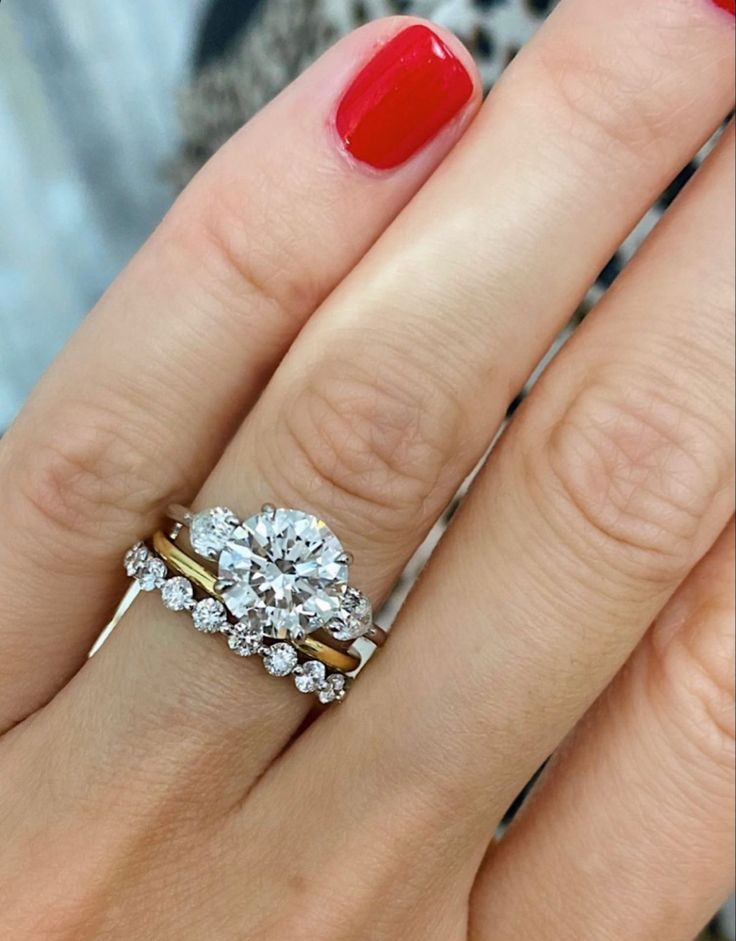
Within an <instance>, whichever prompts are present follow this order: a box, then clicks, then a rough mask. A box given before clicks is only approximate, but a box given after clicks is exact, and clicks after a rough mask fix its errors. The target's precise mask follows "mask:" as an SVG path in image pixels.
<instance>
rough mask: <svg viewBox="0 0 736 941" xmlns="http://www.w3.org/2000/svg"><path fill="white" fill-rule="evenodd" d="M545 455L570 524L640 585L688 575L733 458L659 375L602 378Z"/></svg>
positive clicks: (552, 437) (562, 515)
mask: <svg viewBox="0 0 736 941" xmlns="http://www.w3.org/2000/svg"><path fill="white" fill-rule="evenodd" d="M544 449H545V454H544V460H543V461H541V462H539V463H540V465H541V467H542V468H543V469H544V472H546V473H548V474H549V478H550V479H549V480H548V481H547V484H546V486H547V487H549V486H551V487H552V490H553V492H554V493H553V497H554V498H556V499H554V498H553V499H552V501H551V505H552V506H553V507H554V512H555V513H558V514H559V524H560V525H562V526H563V527H564V528H565V529H566V530H567V531H569V527H570V526H572V531H573V532H575V533H576V534H579V535H582V537H583V539H584V540H585V542H586V543H588V544H592V545H593V547H594V548H595V549H596V551H597V552H599V553H601V557H602V558H603V560H604V561H605V562H606V563H607V564H609V565H613V566H614V567H616V568H619V569H620V570H621V571H622V572H623V573H624V574H630V575H632V576H634V577H635V578H636V579H637V580H643V581H646V582H652V583H655V584H657V583H661V584H669V583H670V582H671V581H672V580H673V579H677V578H680V577H684V575H685V574H686V573H687V570H688V569H689V567H690V565H691V563H692V561H693V559H692V552H693V548H692V546H693V540H694V539H695V538H696V537H697V535H698V533H699V529H700V522H701V519H702V517H703V516H704V515H705V513H706V510H707V508H708V506H709V505H710V503H711V502H712V500H713V498H714V496H715V495H716V494H717V493H718V492H719V491H720V489H721V488H722V487H723V485H724V482H725V478H726V476H727V465H728V456H727V452H726V448H725V447H724V445H723V443H722V442H721V441H719V440H718V437H717V434H716V432H715V430H714V429H713V428H712V427H711V426H710V424H709V422H708V420H707V419H706V418H705V416H703V415H699V414H697V411H696V409H695V408H694V406H693V404H692V403H690V402H686V401H683V396H682V394H681V393H680V392H677V391H675V390H673V389H667V388H666V387H662V385H661V384H658V383H657V381H656V379H655V377H654V376H650V375H647V376H646V377H643V378H637V377H636V376H634V375H631V374H630V375H627V376H626V377H625V378H624V381H622V377H620V376H617V377H616V376H613V377H610V376H609V377H606V375H605V373H604V372H600V373H599V376H598V378H597V380H596V381H595V382H594V383H592V384H590V385H588V386H586V387H585V388H583V389H582V390H581V391H580V392H579V393H578V394H577V395H576V396H575V397H574V398H573V399H572V401H571V403H570V404H569V405H568V407H567V408H566V410H565V412H564V413H563V415H562V417H561V418H560V419H559V421H558V422H557V423H556V424H555V426H554V427H553V428H552V430H551V432H550V434H549V437H548V440H547V442H546V445H545V446H544ZM532 473H533V474H535V473H536V475H537V476H538V475H539V470H536V471H534V470H532ZM542 486H543V487H544V486H545V485H544V484H543V485H542ZM548 495H549V493H548V491H546V490H545V496H548Z"/></svg>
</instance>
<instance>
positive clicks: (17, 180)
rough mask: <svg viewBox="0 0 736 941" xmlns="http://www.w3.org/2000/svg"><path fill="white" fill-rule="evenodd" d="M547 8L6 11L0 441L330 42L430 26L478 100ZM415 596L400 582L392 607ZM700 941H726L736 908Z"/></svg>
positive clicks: (390, 4) (246, 1)
mask: <svg viewBox="0 0 736 941" xmlns="http://www.w3.org/2000/svg"><path fill="white" fill-rule="evenodd" d="M553 6H554V0H126V2H125V3H124V4H109V3H104V4H103V3H100V2H99V0H33V2H32V3H29V2H26V3H19V2H13V0H6V2H5V3H3V4H2V5H1V6H0V141H2V146H1V147H0V218H1V219H2V227H1V228H0V434H2V431H3V430H4V429H5V428H6V427H7V426H8V424H9V423H10V422H11V421H12V419H13V417H14V415H15V414H16V413H17V412H18V410H19V408H20V406H21V405H22V403H23V401H24V400H25V398H26V396H27V395H28V393H29V391H30V389H31V388H32V386H33V385H34V383H35V382H36V380H37V379H38V377H39V376H40V374H41V373H42V372H43V370H44V369H45V368H46V366H47V365H48V364H49V362H50V361H51V359H52V358H53V357H54V356H55V354H56V353H57V352H58V350H59V349H60V347H61V345H62V344H63V343H64V341H65V339H66V338H67V337H68V336H69V334H70V333H71V332H72V331H73V329H74V328H75V326H76V325H77V324H78V323H79V322H80V321H81V319H82V318H83V317H84V315H85V313H86V312H87V311H88V310H89V308H90V307H92V306H93V304H94V303H95V302H96V300H97V299H98V298H99V296H100V294H101V293H102V292H103V291H104V289H105V287H106V286H107V285H108V284H109V283H110V281H111V280H112V279H113V278H114V277H115V276H116V274H117V273H118V272H119V271H120V270H121V269H122V268H123V267H124V266H125V264H126V262H127V261H128V259H129V258H130V256H131V255H132V254H133V252H134V251H135V250H136V249H137V248H138V246H139V245H140V244H141V243H142V242H143V241H144V240H145V238H146V237H147V236H148V234H149V233H150V232H151V230H152V229H153V228H154V227H155V225H156V224H157V222H158V220H159V219H160V218H161V216H162V215H163V213H164V212H165V211H166V209H167V207H168V206H169V204H170V203H171V201H172V200H173V199H174V198H175V196H176V193H177V192H178V190H179V189H180V188H181V187H182V186H183V185H185V184H186V182H187V180H188V179H189V178H190V177H191V176H192V174H193V173H194V172H196V170H197V169H198V167H199V166H201V164H202V163H203V162H204V161H205V160H206V159H207V158H208V156H209V155H210V154H211V153H212V152H213V151H214V150H215V149H217V147H218V146H219V145H220V144H221V143H222V142H223V141H224V140H225V139H227V137H229V136H230V134H231V133H232V132H233V131H234V130H235V129H236V128H237V127H238V126H240V125H241V124H242V123H243V122H244V121H245V120H247V119H248V118H249V117H250V115H252V114H253V113H254V112H255V111H256V110H258V108H260V107H261V106H262V105H263V104H264V103H265V102H266V101H268V100H269V99H270V98H271V97H272V96H273V95H274V94H276V93H277V92H278V91H279V90H280V89H281V88H282V87H283V86H284V85H286V84H287V83H288V82H289V81H290V80H291V79H292V78H293V77H294V76H295V75H296V74H298V73H299V72H300V71H302V69H303V68H304V67H306V65H308V64H309V62H311V61H312V60H313V59H314V58H315V57H316V56H317V55H319V53H320V52H322V50H323V49H324V48H326V47H327V46H328V45H330V44H331V43H332V42H334V40H335V39H336V38H337V37H338V36H339V35H342V34H344V33H346V32H348V31H349V30H351V29H353V28H354V27H356V26H358V25H360V24H361V23H363V22H365V21H366V20H368V19H373V18H376V17H379V16H384V15H387V14H392V13H414V14H418V15H422V16H427V17H429V18H431V19H434V20H435V21H437V22H441V23H442V24H443V25H445V26H447V27H449V28H450V29H452V30H454V31H455V32H456V33H457V34H458V35H459V36H460V37H461V38H462V39H463V41H464V42H465V44H466V45H467V46H468V47H469V48H470V50H471V51H472V52H473V55H474V56H475V58H476V60H477V62H478V64H479V66H480V69H481V73H482V75H483V79H484V82H485V84H486V86H487V87H490V86H491V85H492V83H493V81H494V80H495V79H496V78H497V76H498V75H499V74H500V72H501V71H502V70H503V68H504V67H505V66H506V65H507V64H508V62H509V61H510V60H511V59H512V58H513V56H514V55H515V53H516V52H517V51H518V49H519V48H520V47H521V46H522V45H523V44H524V43H525V42H526V41H527V40H528V39H529V37H530V36H531V35H532V34H533V32H534V30H535V29H536V28H537V27H538V26H539V24H540V23H541V22H542V21H543V20H544V18H545V16H546V15H547V14H548V13H549V12H550V9H551V8H552V7H553ZM707 150H708V147H706V148H704V150H703V152H702V153H701V154H700V155H699V157H698V159H697V160H696V161H694V162H693V163H692V164H690V165H688V166H687V167H684V168H683V170H682V173H681V174H680V175H679V177H678V178H677V179H676V180H675V181H673V184H672V186H671V187H669V188H668V190H667V191H666V192H665V193H663V194H662V197H661V199H660V200H659V201H658V203H657V204H656V205H655V206H654V207H652V209H651V210H650V212H648V213H647V214H646V216H645V217H644V218H643V219H642V221H641V222H640V224H639V225H638V226H637V227H636V229H635V230H634V232H632V234H631V236H630V237H629V238H628V239H627V241H626V242H625V243H624V245H623V246H622V247H621V249H620V250H619V251H618V252H617V253H616V254H615V256H614V257H613V258H612V259H611V261H610V262H609V264H608V265H607V266H606V268H605V269H604V270H603V271H602V272H601V274H600V277H599V278H598V281H597V283H596V285H594V286H593V287H592V289H591V291H590V294H589V297H588V299H587V301H586V303H585V304H584V305H583V307H582V308H581V310H579V311H578V312H577V313H576V315H575V317H574V318H573V320H572V321H571V324H570V325H569V326H568V328H567V330H566V331H565V332H564V333H563V334H562V336H561V337H560V339H559V341H558V345H559V343H561V342H564V339H565V338H566V336H567V335H569V332H570V331H571V330H572V329H574V326H575V325H576V323H577V322H579V320H580V319H581V318H582V317H583V316H584V315H585V313H586V311H587V309H589V307H590V305H591V304H592V303H594V302H595V300H596V299H597V298H598V297H599V296H600V294H601V293H602V292H603V291H604V290H605V289H606V288H607V287H608V286H609V285H610V284H611V282H612V281H613V279H614V278H615V277H616V275H617V274H618V272H619V271H620V270H621V268H622V267H623V265H624V264H625V263H626V261H627V260H628V258H629V257H630V256H631V254H632V253H633V252H634V251H635V250H636V247H637V246H638V244H639V243H640V241H641V239H642V237H643V236H645V235H646V234H647V233H648V231H649V230H650V229H651V227H652V225H653V224H654V223H655V222H656V220H657V219H658V218H659V216H660V215H661V212H662V211H663V209H665V208H666V206H667V205H668V204H669V203H670V202H671V200H672V198H673V197H674V196H675V195H676V193H677V192H678V191H679V189H680V188H681V186H682V185H683V184H684V182H686V181H687V179H688V178H689V177H690V175H691V174H692V172H693V170H694V169H695V167H696V166H697V163H699V161H700V159H702V156H703V155H704V153H705V152H707ZM439 528H441V527H439ZM439 528H438V529H439ZM437 535H438V533H437V534H435V538H436V536H437ZM433 541H434V539H432V540H430V542H429V544H428V546H427V547H426V548H425V551H428V549H429V547H430V546H431V543H432V542H433ZM417 564H421V558H420V559H419V560H417ZM412 579H413V572H411V571H410V572H409V573H408V575H407V577H406V579H405V580H404V584H403V586H402V590H401V591H400V592H399V594H398V596H397V598H396V599H394V604H395V605H396V604H398V601H399V600H400V596H401V594H403V591H405V589H406V587H407V585H408V584H409V583H410V582H411V581H412ZM703 937H704V938H708V939H719V941H736V931H735V929H734V907H733V900H732V901H731V903H729V905H728V906H727V907H726V909H724V911H723V912H722V913H721V914H720V915H719V916H718V918H717V919H716V921H715V922H714V923H713V924H712V925H711V926H710V927H709V929H708V931H707V933H706V934H705V935H704V936H703ZM561 941H566V939H561ZM622 941H626V939H622Z"/></svg>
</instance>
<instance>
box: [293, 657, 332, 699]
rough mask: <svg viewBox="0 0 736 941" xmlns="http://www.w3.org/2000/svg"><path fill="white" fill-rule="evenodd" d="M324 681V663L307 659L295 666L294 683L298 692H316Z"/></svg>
mask: <svg viewBox="0 0 736 941" xmlns="http://www.w3.org/2000/svg"><path fill="white" fill-rule="evenodd" d="M324 682H325V665H324V663H320V662H319V660H308V661H307V662H306V663H304V664H303V665H302V666H300V667H297V668H296V671H295V673H294V685H295V686H296V688H297V689H298V690H299V692H300V693H316V692H317V690H318V689H322V686H323V685H324Z"/></svg>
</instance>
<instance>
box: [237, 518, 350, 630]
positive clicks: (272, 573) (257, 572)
mask: <svg viewBox="0 0 736 941" xmlns="http://www.w3.org/2000/svg"><path fill="white" fill-rule="evenodd" d="M219 577H220V582H221V583H222V588H221V594H222V599H223V601H224V602H225V604H226V605H227V607H228V608H229V609H230V611H231V612H232V613H233V614H234V615H235V616H236V617H238V618H247V619H248V620H249V621H250V622H251V623H256V624H258V625H260V626H261V627H262V628H263V630H264V632H265V633H266V634H267V635H268V636H270V637H279V638H284V637H289V636H291V635H292V634H293V633H294V632H297V633H298V632H299V631H304V632H305V633H306V634H311V633H312V632H313V631H316V630H318V629H319V628H320V627H323V626H324V625H325V624H326V623H327V622H328V621H329V620H331V619H332V618H333V617H334V616H335V613H336V612H337V611H338V610H339V609H340V606H341V604H342V600H343V595H344V593H345V589H346V587H347V581H348V566H347V562H346V558H345V551H344V549H343V547H342V546H341V545H340V541H339V540H338V538H337V536H335V534H334V533H333V532H332V530H330V529H329V528H328V526H327V524H326V523H324V522H323V521H322V520H320V519H317V517H316V516H310V515H309V514H308V513H302V512H301V511H300V510H285V509H278V510H270V509H269V510H264V511H263V512H261V513H258V514H256V515H255V516H251V518H250V519H248V520H246V521H245V522H244V523H243V524H242V525H240V526H238V527H237V529H235V530H234V532H233V533H232V534H231V536H230V538H229V539H228V541H227V543H226V545H225V548H224V549H223V550H222V552H221V553H220V559H219Z"/></svg>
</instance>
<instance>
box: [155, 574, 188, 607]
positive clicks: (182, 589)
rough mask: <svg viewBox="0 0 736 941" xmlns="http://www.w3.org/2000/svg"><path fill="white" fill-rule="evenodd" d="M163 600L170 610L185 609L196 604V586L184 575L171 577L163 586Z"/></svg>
mask: <svg viewBox="0 0 736 941" xmlns="http://www.w3.org/2000/svg"><path fill="white" fill-rule="evenodd" d="M161 600H162V601H163V603H164V604H165V605H166V607H167V608H168V609H169V610H170V611H185V610H187V609H189V608H191V607H192V605H193V604H194V588H193V587H192V583H191V582H190V581H189V579H187V578H184V577H183V576H182V575H177V576H176V577H174V578H170V579H169V580H168V581H167V582H165V583H164V585H163V586H162V588H161Z"/></svg>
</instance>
